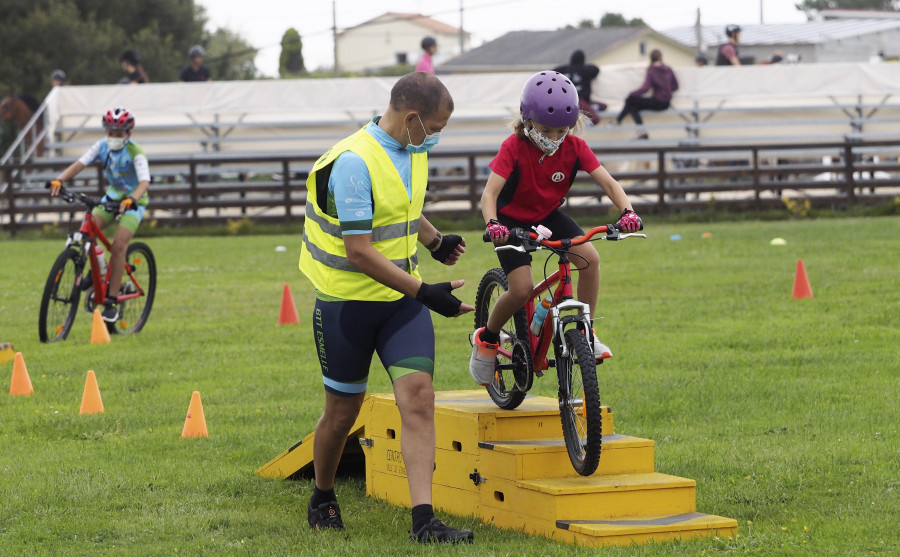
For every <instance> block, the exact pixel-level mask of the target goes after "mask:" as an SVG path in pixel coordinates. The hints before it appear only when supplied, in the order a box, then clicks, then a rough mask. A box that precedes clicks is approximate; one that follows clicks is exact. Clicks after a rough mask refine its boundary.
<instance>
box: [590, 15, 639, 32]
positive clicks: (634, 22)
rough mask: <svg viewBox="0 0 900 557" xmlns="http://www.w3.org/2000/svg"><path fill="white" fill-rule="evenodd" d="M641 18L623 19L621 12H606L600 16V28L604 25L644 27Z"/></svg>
mask: <svg viewBox="0 0 900 557" xmlns="http://www.w3.org/2000/svg"><path fill="white" fill-rule="evenodd" d="M646 26H647V24H646V23H644V20H642V19H641V18H632V19H625V16H623V15H622V14H617V13H611V12H606V13H605V14H603V17H601V18H600V28H601V29H602V28H604V27H646Z"/></svg>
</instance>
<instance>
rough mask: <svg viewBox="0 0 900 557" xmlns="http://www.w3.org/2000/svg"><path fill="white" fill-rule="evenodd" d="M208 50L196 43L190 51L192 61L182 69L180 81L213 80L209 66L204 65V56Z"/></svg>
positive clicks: (189, 55) (189, 56)
mask: <svg viewBox="0 0 900 557" xmlns="http://www.w3.org/2000/svg"><path fill="white" fill-rule="evenodd" d="M204 56H206V51H205V50H203V47H202V46H200V45H198V44H197V45H194V46H192V47H191V49H190V50H189V51H188V58H190V59H191V63H190V65H188V66H185V68H184V69H183V70H181V75H180V76H179V77H178V81H212V79H211V78H210V76H209V68H207V67H206V66H204V65H203V58H204Z"/></svg>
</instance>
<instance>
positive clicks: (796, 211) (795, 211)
mask: <svg viewBox="0 0 900 557" xmlns="http://www.w3.org/2000/svg"><path fill="white" fill-rule="evenodd" d="M781 202H782V203H784V206H785V207H786V208H787V210H788V212H789V213H790V214H791V216H792V217H794V218H801V219H805V218H806V217H808V216H809V211H810V209H811V208H812V203H810V201H809V199H791V198H790V197H788V196H784V197H782V198H781Z"/></svg>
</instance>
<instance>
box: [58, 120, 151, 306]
mask: <svg viewBox="0 0 900 557" xmlns="http://www.w3.org/2000/svg"><path fill="white" fill-rule="evenodd" d="M101 121H102V124H103V127H104V129H106V137H104V138H103V139H101V140H100V141H98V142H97V143H95V144H94V145H93V146H92V147H91V148H90V149H89V150H88V152H87V153H85V154H84V155H82V157H81V158H80V159H78V160H77V161H75V162H73V163H72V164H71V165H69V166H68V168H66V169H65V170H63V171H62V172H60V174H59V176H57V177H56V180H52V181H51V182H50V195H51V196H53V197H56V196H58V195H59V189H60V187H61V186H62V183H63V182H66V181H68V180H71V179H72V178H74V177H75V176H77V175H78V173H79V172H81V171H82V170H84V168H85V167H87V166H90V165H93V164H97V163H100V164H101V165H103V169H104V170H106V181H107V182H108V183H109V187H108V188H107V189H106V194H105V195H104V196H103V199H102V200H101V202H103V203H105V202H107V201H119V211H118V213H119V214H120V215H121V217H120V218H119V228H118V229H117V230H116V234H115V236H114V237H113V242H112V247H111V248H110V260H109V290H107V295H106V301H105V302H104V304H103V306H104V307H103V312H102V313H103V320H104V321H107V322H110V323H114V322H115V321H117V320H118V319H119V308H118V306H117V305H116V296H118V294H119V289H120V288H121V286H122V273H123V272H124V270H125V252H126V250H127V249H128V243H129V242H130V241H131V237H132V236H134V233H135V232H137V229H138V226H139V225H140V224H141V219H142V218H143V216H144V211H146V210H147V204H148V203H149V196H148V194H147V189H148V188H149V186H150V165H149V164H148V163H147V156H146V155H144V151H143V150H142V149H141V148H140V146H138V144H137V143H134V142H133V141H131V130H132V129H133V128H134V116H132V115H131V113H130V112H129V111H128V110H126V109H124V108H115V109H112V110H109V111H107V112H106V114H105V115H104V116H103V117H102V119H101ZM115 216H116V215H115V214H113V213H110V212H109V211H107V210H106V209H104V208H103V206H102V205H101V206H98V207H96V208H95V209H94V211H93V219H94V224H96V225H97V227H98V228H103V227H105V226H106V225H107V224H109V223H110V222H112V220H113V219H114V218H115Z"/></svg>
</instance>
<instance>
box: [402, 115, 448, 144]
mask: <svg viewBox="0 0 900 557" xmlns="http://www.w3.org/2000/svg"><path fill="white" fill-rule="evenodd" d="M416 118H419V115H418V114H416ZM419 124H420V125H421V126H422V131H423V132H425V139H423V140H422V143H419V144H418V145H413V144H412V136H411V135H409V128H406V137H408V138H409V143H408V144H407V145H406V150H407V151H409V152H410V153H427V152H428V151H430V150H431V149H432V148H433V147H434V146H435V145H437V144H438V141H439V140H440V139H441V132H436V133H433V134H431V135H428V130H426V129H425V124H423V123H422V119H421V118H419Z"/></svg>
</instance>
